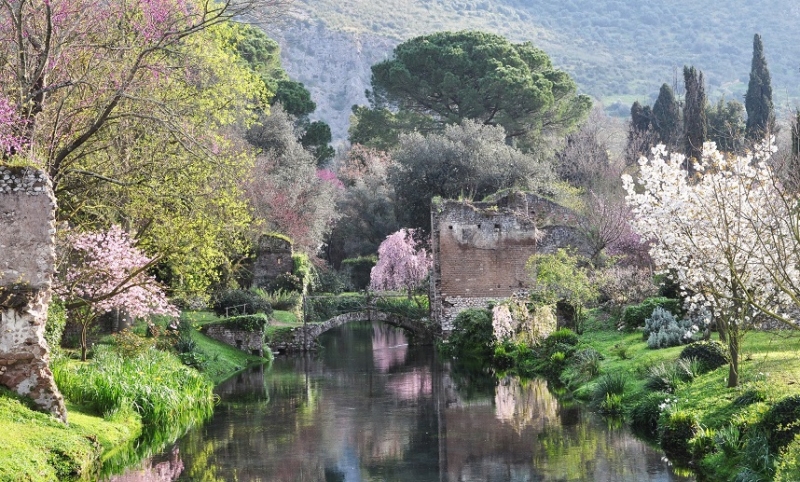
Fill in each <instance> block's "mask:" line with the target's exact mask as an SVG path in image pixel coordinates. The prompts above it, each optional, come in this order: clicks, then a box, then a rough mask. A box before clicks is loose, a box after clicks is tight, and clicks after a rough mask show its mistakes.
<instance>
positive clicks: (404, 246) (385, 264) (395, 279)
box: [370, 228, 431, 298]
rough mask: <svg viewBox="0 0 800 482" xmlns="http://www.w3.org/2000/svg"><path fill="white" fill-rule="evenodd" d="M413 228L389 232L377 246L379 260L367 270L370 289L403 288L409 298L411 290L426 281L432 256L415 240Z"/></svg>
mask: <svg viewBox="0 0 800 482" xmlns="http://www.w3.org/2000/svg"><path fill="white" fill-rule="evenodd" d="M415 234H416V231H415V230H414V229H405V228H404V229H401V230H400V231H397V232H396V233H394V234H390V235H389V236H387V237H386V239H385V240H384V241H383V242H382V243H381V245H380V247H378V262H377V264H375V266H374V267H373V268H372V272H371V273H370V288H371V289H373V290H376V291H382V290H406V291H407V292H408V297H409V298H411V293H412V292H413V290H414V289H415V288H417V287H419V285H420V284H421V283H422V281H423V280H425V277H426V276H428V272H429V271H430V269H431V256H430V254H429V253H428V251H427V250H425V248H423V247H421V246H420V243H419V241H418V240H416V239H414V236H415Z"/></svg>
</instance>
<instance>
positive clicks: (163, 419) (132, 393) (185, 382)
mask: <svg viewBox="0 0 800 482" xmlns="http://www.w3.org/2000/svg"><path fill="white" fill-rule="evenodd" d="M53 375H54V377H55V380H56V384H57V385H58V387H59V389H60V390H61V392H62V393H63V394H64V396H65V397H66V398H67V399H68V400H70V401H72V402H75V403H78V404H81V405H83V406H85V407H87V408H89V409H90V410H92V411H94V412H96V413H98V414H101V415H103V416H104V417H107V418H108V417H112V416H114V415H115V414H117V413H124V412H126V411H129V410H132V411H134V412H136V413H138V414H139V415H140V416H141V418H142V423H143V424H144V425H145V428H146V430H159V429H161V430H163V429H166V428H174V427H181V428H182V429H185V428H188V427H190V426H192V425H194V424H197V423H200V422H202V421H204V420H206V419H207V418H208V417H210V416H211V414H212V412H213V405H214V394H213V391H212V390H213V384H212V383H211V381H210V380H209V379H208V378H206V377H205V376H203V375H202V374H200V373H199V372H197V371H195V370H192V369H190V368H187V367H185V366H184V365H183V364H182V363H181V362H180V360H178V359H177V358H176V357H175V356H174V355H172V354H170V353H166V352H163V351H160V350H152V349H151V350H147V351H145V352H143V353H141V354H139V355H137V356H135V357H132V358H123V357H121V356H120V355H119V354H118V353H117V352H116V351H115V350H114V349H113V348H111V347H107V346H99V347H97V348H96V349H95V355H94V359H92V360H91V361H89V362H86V363H82V364H81V365H80V366H78V367H73V366H70V365H67V361H66V360H62V361H59V362H57V363H54V366H53Z"/></svg>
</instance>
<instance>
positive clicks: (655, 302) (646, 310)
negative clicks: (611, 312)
mask: <svg viewBox="0 0 800 482" xmlns="http://www.w3.org/2000/svg"><path fill="white" fill-rule="evenodd" d="M658 307H661V308H663V309H665V310H667V311H669V312H670V313H675V314H680V313H681V302H680V300H675V299H671V298H664V297H662V296H658V297H653V298H647V299H646V300H644V301H642V302H641V303H639V304H638V305H631V306H628V307H626V308H625V311H623V313H622V326H623V328H625V329H626V330H635V329H636V328H638V327H640V326H643V325H644V323H645V320H646V319H647V318H648V317H649V316H650V315H652V313H653V310H655V309H656V308H658Z"/></svg>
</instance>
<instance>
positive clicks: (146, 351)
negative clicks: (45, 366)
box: [0, 313, 267, 482]
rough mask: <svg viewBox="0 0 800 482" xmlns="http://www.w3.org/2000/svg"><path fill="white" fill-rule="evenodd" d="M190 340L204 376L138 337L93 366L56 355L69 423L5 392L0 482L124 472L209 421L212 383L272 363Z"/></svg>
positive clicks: (99, 352)
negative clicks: (123, 353) (199, 424)
mask: <svg viewBox="0 0 800 482" xmlns="http://www.w3.org/2000/svg"><path fill="white" fill-rule="evenodd" d="M189 315H190V316H191V315H192V314H189ZM194 316H196V317H198V318H202V320H200V319H199V320H193V321H196V322H197V323H196V324H197V325H200V324H201V322H203V321H204V322H211V321H215V320H216V317H215V316H214V315H213V314H207V313H197V314H195V315H194ZM134 331H136V330H134ZM189 336H190V337H191V340H192V342H193V343H194V348H193V350H192V356H193V357H195V358H194V361H196V362H197V365H198V368H200V369H201V371H198V370H195V369H192V368H190V367H187V366H186V365H185V364H184V363H185V362H186V360H184V363H182V362H181V359H179V358H178V355H176V354H174V353H169V352H167V351H161V350H157V349H155V348H150V347H151V346H152V345H153V344H154V343H153V342H149V343H148V342H145V343H142V344H141V345H140V342H139V340H140V338H141V337H138V336H137V335H131V337H130V338H128V339H126V340H125V341H123V342H122V345H124V349H125V350H129V351H128V352H127V356H125V357H122V356H120V354H119V351H118V347H112V346H110V345H109V346H105V345H101V346H99V347H97V349H96V350H95V354H94V355H95V356H94V357H93V358H92V359H90V360H89V361H87V362H80V361H77V360H73V359H69V358H68V357H67V356H60V357H56V358H55V359H54V362H53V363H52V367H53V371H54V375H55V376H56V381H57V383H58V385H59V388H60V389H61V390H62V392H63V393H64V396H65V399H66V404H67V410H68V424H67V425H64V424H62V423H60V422H58V421H57V420H55V419H54V418H53V417H51V416H50V415H48V414H44V413H41V412H38V411H36V410H34V408H33V406H32V405H31V404H30V402H29V401H28V400H27V399H25V398H23V397H18V396H16V395H15V394H14V393H12V392H10V391H8V390H5V389H2V388H0V447H2V448H3V449H2V450H0V482H6V481H9V482H11V481H15V482H16V481H31V482H40V481H42V482H44V481H65V480H67V481H69V480H96V479H97V478H98V477H99V476H100V475H101V474H102V473H108V472H118V471H120V470H122V468H124V467H126V466H128V465H131V464H134V463H136V462H137V461H138V460H140V459H141V458H143V457H145V456H147V455H149V454H150V453H153V452H154V451H158V450H160V449H161V448H162V447H163V446H165V445H166V444H168V443H171V442H172V441H173V440H174V439H175V438H177V437H178V436H180V435H181V434H182V433H183V432H184V431H185V430H186V429H188V428H189V427H191V426H192V425H194V424H197V423H202V421H204V420H205V419H207V418H208V417H209V416H211V413H212V411H213V403H214V398H213V392H212V390H213V387H214V385H216V384H218V383H220V382H221V381H223V380H225V379H227V378H229V377H230V376H232V375H234V374H235V373H237V372H239V371H241V370H243V369H245V368H246V367H248V366H251V365H253V364H257V363H264V362H265V361H267V360H266V359H264V358H260V357H257V356H253V355H250V354H247V353H245V352H242V351H240V350H237V349H235V348H233V347H230V346H228V345H225V344H223V343H221V342H218V341H216V340H213V339H211V338H208V337H206V336H204V335H203V334H201V333H199V332H198V331H196V330H191V331H190V332H189ZM134 337H135V338H134ZM156 343H157V342H156ZM130 350H133V352H134V353H131V352H130ZM139 351H140V352H139ZM190 361H192V360H190ZM189 364H190V365H192V363H189ZM143 402H144V403H143ZM134 406H135V407H149V408H145V409H139V410H136V409H134V408H132V407H134ZM140 439H143V440H145V441H146V442H145V443H143V444H142V443H140Z"/></svg>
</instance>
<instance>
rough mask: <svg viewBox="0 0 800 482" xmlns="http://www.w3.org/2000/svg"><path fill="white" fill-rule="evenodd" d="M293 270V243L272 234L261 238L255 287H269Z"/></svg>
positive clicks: (254, 271)
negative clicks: (279, 277) (278, 278)
mask: <svg viewBox="0 0 800 482" xmlns="http://www.w3.org/2000/svg"><path fill="white" fill-rule="evenodd" d="M293 268H294V264H293V261H292V243H291V241H289V240H288V239H286V238H284V237H282V236H275V235H270V234H264V235H262V236H261V237H260V238H259V240H258V246H257V247H256V259H255V261H254V263H253V286H258V287H267V286H269V285H270V284H271V283H272V282H273V281H275V279H276V278H277V277H278V276H280V275H282V274H287V273H291V272H292V269H293Z"/></svg>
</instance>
